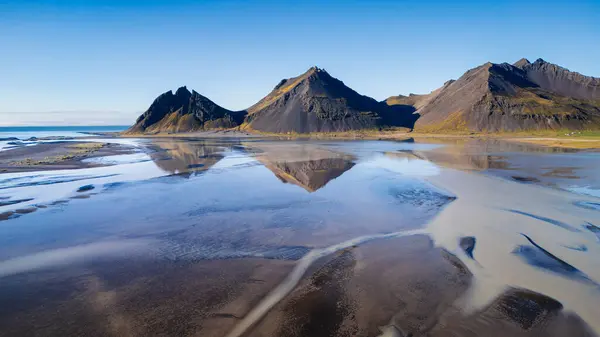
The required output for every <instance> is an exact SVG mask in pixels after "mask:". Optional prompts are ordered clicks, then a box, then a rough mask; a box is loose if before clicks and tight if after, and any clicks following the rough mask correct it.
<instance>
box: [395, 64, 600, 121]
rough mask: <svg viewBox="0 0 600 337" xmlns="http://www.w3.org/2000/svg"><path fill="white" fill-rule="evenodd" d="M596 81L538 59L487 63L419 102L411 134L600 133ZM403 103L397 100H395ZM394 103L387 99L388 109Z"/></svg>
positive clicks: (599, 107)
mask: <svg viewBox="0 0 600 337" xmlns="http://www.w3.org/2000/svg"><path fill="white" fill-rule="evenodd" d="M598 83H599V79H597V78H593V77H588V76H583V75H581V74H578V73H574V72H570V71H568V70H567V69H565V68H562V67H559V66H556V65H553V64H551V63H547V62H545V61H543V60H541V59H539V60H537V61H536V62H534V63H530V62H529V61H527V60H526V59H522V60H519V61H517V62H516V63H515V64H508V63H501V64H494V63H489V62H488V63H486V64H484V65H481V66H479V67H476V68H473V69H471V70H469V71H467V72H466V73H465V74H464V75H463V76H461V77H460V78H459V79H458V80H456V81H453V82H450V83H448V82H447V83H446V84H445V85H444V86H443V87H441V88H440V89H438V90H435V91H434V92H432V93H431V94H428V95H423V97H420V98H419V100H420V101H419V102H425V103H421V105H420V106H418V105H416V104H413V106H415V107H416V108H417V113H418V114H419V115H420V118H419V119H418V120H417V122H416V124H415V129H416V130H420V131H424V132H445V131H478V132H498V131H521V130H543V129H562V128H565V129H589V128H599V127H600V101H599V100H600V91H599V90H598V89H597V88H598ZM396 100H400V101H402V99H401V98H400V99H396ZM393 103H394V99H388V104H393Z"/></svg>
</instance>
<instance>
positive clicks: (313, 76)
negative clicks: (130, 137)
mask: <svg viewBox="0 0 600 337" xmlns="http://www.w3.org/2000/svg"><path fill="white" fill-rule="evenodd" d="M415 112H416V113H415ZM417 118H418V120H417ZM415 120H417V121H416V124H415ZM238 126H239V127H243V128H246V129H248V130H256V131H261V132H271V133H312V132H344V131H350V130H361V129H375V130H378V129H379V130H381V129H384V128H388V127H406V128H412V127H413V126H414V127H415V129H416V130H420V131H424V132H446V131H476V132H498V131H521V130H539V129H562V128H565V129H599V128H600V79H598V78H594V77H589V76H584V75H581V74H579V73H576V72H571V71H569V70H568V69H566V68H563V67H560V66H557V65H555V64H552V63H548V62H546V61H544V60H542V59H538V60H536V61H535V62H533V63H531V62H529V61H528V60H527V59H521V60H519V61H517V62H515V63H514V64H509V63H501V64H494V63H489V62H488V63H486V64H484V65H481V66H479V67H476V68H473V69H470V70H468V71H467V72H466V73H465V74H464V75H463V76H461V77H460V78H459V79H458V80H456V81H453V80H451V81H447V82H446V83H445V84H444V85H443V86H442V87H440V88H438V89H436V90H434V91H433V92H431V93H429V94H425V95H414V94H411V95H409V96H402V95H400V96H392V97H390V98H388V99H387V100H385V101H383V102H377V101H376V100H375V99H373V98H370V97H368V96H363V95H360V94H359V93H357V92H356V91H354V90H352V89H351V88H349V87H348V86H346V85H345V84H344V83H343V82H342V81H340V80H338V79H336V78H334V77H332V76H331V75H329V73H327V72H326V71H325V70H323V69H320V68H317V67H312V68H310V69H309V70H308V71H307V72H305V73H304V74H302V75H300V76H297V77H293V78H289V79H284V80H281V81H280V82H279V84H277V86H275V88H274V89H273V90H272V91H271V93H269V94H268V95H267V96H265V97H264V98H263V99H261V100H260V101H258V102H257V103H256V104H254V105H253V106H251V107H250V108H248V109H246V110H243V111H232V110H228V109H225V108H223V107H221V106H219V105H217V104H215V103H214V102H212V101H210V100H209V99H208V98H206V97H204V96H202V95H200V94H199V93H197V92H195V91H192V92H189V91H188V90H187V88H185V87H181V88H179V89H178V90H177V91H176V92H175V93H173V92H171V91H168V92H165V93H164V94H162V95H160V96H159V97H158V98H157V99H156V100H155V101H154V102H153V103H152V105H151V106H150V107H149V108H148V110H147V111H146V112H144V114H142V115H141V116H140V117H139V118H138V120H137V121H136V124H135V125H134V126H132V127H131V128H130V129H129V132H130V133H137V132H144V133H158V132H188V131H195V130H202V129H213V128H232V127H238Z"/></svg>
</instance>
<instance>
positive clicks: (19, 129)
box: [0, 125, 129, 132]
mask: <svg viewBox="0 0 600 337" xmlns="http://www.w3.org/2000/svg"><path fill="white" fill-rule="evenodd" d="M128 127H129V125H81V126H75V125H67V126H0V132H36V131H83V132H90V131H124V130H126V129H127V128H128Z"/></svg>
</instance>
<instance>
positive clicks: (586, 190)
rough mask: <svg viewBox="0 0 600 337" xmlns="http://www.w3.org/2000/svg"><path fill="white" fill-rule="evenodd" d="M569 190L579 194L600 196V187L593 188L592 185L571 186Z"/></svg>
mask: <svg viewBox="0 0 600 337" xmlns="http://www.w3.org/2000/svg"><path fill="white" fill-rule="evenodd" d="M567 190H568V191H571V192H574V193H578V194H585V195H589V196H592V197H597V198H600V189H598V188H591V187H590V186H571V187H568V188H567Z"/></svg>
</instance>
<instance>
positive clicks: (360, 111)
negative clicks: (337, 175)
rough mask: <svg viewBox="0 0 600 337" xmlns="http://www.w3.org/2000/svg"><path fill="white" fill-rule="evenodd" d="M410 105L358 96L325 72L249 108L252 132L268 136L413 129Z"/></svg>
mask: <svg viewBox="0 0 600 337" xmlns="http://www.w3.org/2000/svg"><path fill="white" fill-rule="evenodd" d="M413 111H414V108H412V107H411V106H408V105H398V106H394V107H390V106H388V105H386V104H384V103H380V102H377V101H376V100H374V99H373V98H370V97H367V96H363V95H360V94H358V93H357V92H356V91H354V90H352V89H350V88H349V87H347V86H346V85H345V84H344V83H343V82H342V81H340V80H338V79H336V78H333V77H332V76H331V75H329V74H328V73H327V72H326V71H325V70H323V69H319V68H317V67H313V68H310V69H309V70H308V71H307V72H306V73H304V74H302V75H300V76H298V77H294V78H290V79H285V80H282V81H281V82H280V83H279V84H278V85H277V86H276V87H275V88H274V89H273V91H272V92H271V93H270V94H269V95H267V96H266V97H265V98H263V99H261V100H260V101H259V102H258V103H256V104H255V105H253V106H251V107H250V108H248V116H247V123H248V125H249V127H250V128H252V129H254V130H258V131H265V132H282V133H286V132H295V133H311V132H341V131H349V130H359V129H376V128H382V127H388V126H398V127H408V128H412V125H413V124H414V120H415V119H416V116H414V115H412V112H413Z"/></svg>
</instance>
